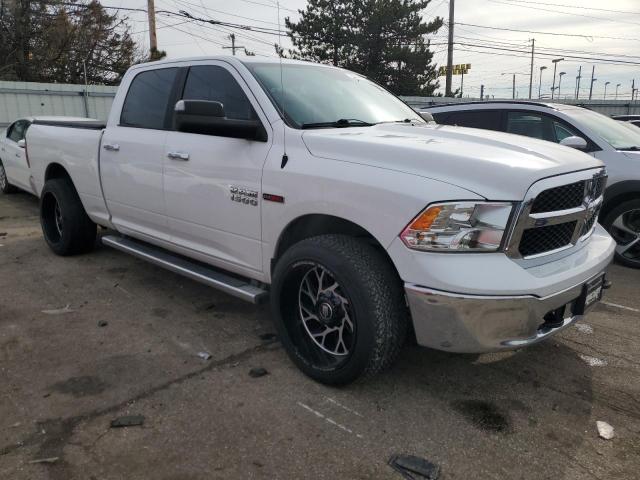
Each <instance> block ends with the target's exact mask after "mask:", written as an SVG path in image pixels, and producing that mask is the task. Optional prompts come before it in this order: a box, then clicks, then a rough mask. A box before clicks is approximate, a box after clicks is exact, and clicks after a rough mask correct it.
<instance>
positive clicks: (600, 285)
mask: <svg viewBox="0 0 640 480" xmlns="http://www.w3.org/2000/svg"><path fill="white" fill-rule="evenodd" d="M604 283H605V274H604V273H602V274H600V275H598V276H597V277H594V278H592V279H591V280H589V281H588V282H586V283H585V284H584V285H583V286H582V293H581V294H580V296H579V297H578V298H577V299H576V301H575V303H574V306H573V314H574V315H584V314H585V313H586V312H588V311H589V310H590V309H591V308H592V307H593V306H594V305H595V304H596V303H598V302H599V301H600V300H601V299H602V292H603V291H604Z"/></svg>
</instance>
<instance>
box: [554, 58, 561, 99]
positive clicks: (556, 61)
mask: <svg viewBox="0 0 640 480" xmlns="http://www.w3.org/2000/svg"><path fill="white" fill-rule="evenodd" d="M562 60H564V58H554V59H553V60H551V63H553V86H552V87H551V100H553V97H554V94H555V91H556V68H557V67H558V62H561V61H562Z"/></svg>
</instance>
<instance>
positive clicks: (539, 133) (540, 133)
mask: <svg viewBox="0 0 640 480" xmlns="http://www.w3.org/2000/svg"><path fill="white" fill-rule="evenodd" d="M506 131H507V133H514V134H516V135H524V136H527V137H532V138H539V139H540V140H547V141H550V142H555V141H556V137H555V134H554V130H553V125H552V122H551V119H550V118H549V117H547V116H546V115H541V114H539V113H536V112H508V113H507V128H506Z"/></svg>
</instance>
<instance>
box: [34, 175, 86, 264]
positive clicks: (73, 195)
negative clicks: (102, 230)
mask: <svg viewBox="0 0 640 480" xmlns="http://www.w3.org/2000/svg"><path fill="white" fill-rule="evenodd" d="M40 223H41V225H42V232H43V234H44V238H45V240H46V242H47V244H48V245H49V247H50V248H51V250H53V251H54V253H56V254H58V255H75V254H78V253H84V252H88V251H90V250H91V249H93V247H94V245H95V241H96V232H97V228H96V224H95V223H93V222H92V221H91V219H90V218H89V217H88V216H87V213H86V212H85V210H84V207H83V206H82V202H81V201H80V197H79V196H78V194H77V192H76V190H75V188H74V187H73V184H72V183H71V180H69V179H67V178H54V179H51V180H48V181H47V182H46V183H45V185H44V188H43V189H42V195H41V197H40Z"/></svg>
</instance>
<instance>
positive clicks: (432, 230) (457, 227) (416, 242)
mask: <svg viewBox="0 0 640 480" xmlns="http://www.w3.org/2000/svg"><path fill="white" fill-rule="evenodd" d="M512 209H513V204H511V203H487V202H450V203H435V204H432V205H430V206H429V207H427V208H426V209H425V210H423V211H422V212H421V213H420V215H418V216H417V217H416V218H415V219H413V221H412V222H411V223H410V224H409V225H407V227H406V228H405V229H404V230H403V231H402V233H401V234H400V238H401V239H402V241H403V242H404V244H405V245H406V246H407V247H409V248H411V249H413V250H424V251H440V252H495V251H497V250H498V249H499V248H500V245H501V244H502V237H503V235H504V231H505V229H506V228H507V224H508V223H509V216H510V215H511V210H512Z"/></svg>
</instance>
